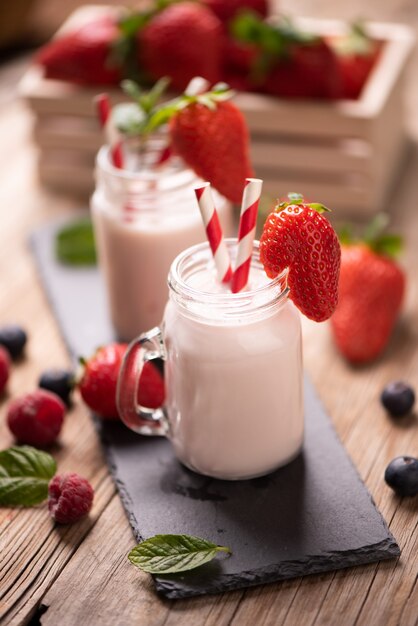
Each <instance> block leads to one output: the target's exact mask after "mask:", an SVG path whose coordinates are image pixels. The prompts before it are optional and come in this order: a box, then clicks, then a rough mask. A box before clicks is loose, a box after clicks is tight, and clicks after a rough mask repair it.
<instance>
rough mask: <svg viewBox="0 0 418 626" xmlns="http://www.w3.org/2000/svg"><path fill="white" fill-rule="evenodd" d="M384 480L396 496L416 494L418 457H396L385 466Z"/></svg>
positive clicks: (417, 491)
mask: <svg viewBox="0 0 418 626" xmlns="http://www.w3.org/2000/svg"><path fill="white" fill-rule="evenodd" d="M385 481H386V482H387V484H388V485H389V487H392V489H393V490H394V491H395V492H396V493H397V494H398V496H416V495H417V494H418V459H414V457H412V456H398V457H396V459H393V461H391V462H390V463H389V465H388V466H387V468H386V471H385Z"/></svg>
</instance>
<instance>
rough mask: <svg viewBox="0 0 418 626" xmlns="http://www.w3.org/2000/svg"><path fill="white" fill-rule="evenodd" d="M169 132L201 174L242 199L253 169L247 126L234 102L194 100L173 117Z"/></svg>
mask: <svg viewBox="0 0 418 626" xmlns="http://www.w3.org/2000/svg"><path fill="white" fill-rule="evenodd" d="M226 129H227V130H228V132H226ZM170 135H171V140H172V144H173V147H174V149H175V151H176V152H177V153H178V154H179V155H180V156H181V157H182V158H183V159H184V161H186V163H187V164H188V165H189V166H190V167H191V168H192V169H193V170H194V171H195V172H196V174H197V175H198V176H200V177H201V178H203V179H204V180H207V181H209V182H210V183H212V185H213V186H214V187H215V189H217V190H218V191H219V193H221V194H222V195H224V196H225V197H226V198H228V200H231V202H235V203H240V202H241V198H242V192H243V189H244V185H245V179H246V178H247V177H251V176H252V175H253V172H252V168H251V163H250V160H249V148H248V130H247V126H246V123H245V120H244V117H243V115H242V113H241V111H240V110H239V109H238V108H237V107H236V106H235V104H233V103H232V102H219V103H217V106H216V108H215V109H209V108H208V107H207V106H205V105H203V104H200V103H193V104H191V105H190V106H188V107H186V108H184V109H183V110H181V111H180V112H179V113H178V114H177V115H175V116H174V117H173V118H172V119H171V120H170Z"/></svg>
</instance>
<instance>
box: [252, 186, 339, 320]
mask: <svg viewBox="0 0 418 626" xmlns="http://www.w3.org/2000/svg"><path fill="white" fill-rule="evenodd" d="M328 210H329V209H327V208H326V207H324V206H323V205H322V204H318V203H309V204H308V203H306V202H305V201H304V200H303V197H302V196H300V195H299V194H289V202H282V203H280V204H279V205H278V206H277V207H276V209H275V211H274V212H273V213H271V214H270V215H269V216H268V217H267V220H266V222H265V224H264V229H263V234H262V236H261V239H260V260H261V262H262V264H263V265H264V269H265V271H266V274H267V275H268V276H269V277H270V278H274V277H275V276H277V275H278V274H279V273H281V272H282V271H283V270H285V269H286V268H288V270H289V274H288V285H289V288H290V293H289V297H290V298H291V299H292V300H293V302H294V304H295V305H296V306H297V307H298V309H299V310H300V311H301V312H302V313H303V314H304V315H306V317H308V318H310V319H312V320H314V321H316V322H323V321H324V320H326V319H328V318H329V317H330V316H331V315H332V314H333V312H334V310H335V308H336V306H337V302H338V279H339V273H340V261H341V249H340V244H339V241H338V237H337V234H336V232H335V231H334V229H333V227H332V226H331V224H330V222H329V221H328V220H327V219H326V218H325V217H324V216H323V215H322V213H323V212H324V211H328Z"/></svg>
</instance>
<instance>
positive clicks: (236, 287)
mask: <svg viewBox="0 0 418 626" xmlns="http://www.w3.org/2000/svg"><path fill="white" fill-rule="evenodd" d="M262 186H263V181H262V180H260V179H259V178H247V179H246V182H245V188H244V194H243V197H242V204H241V216H240V220H239V231H238V252H237V261H236V264H235V271H234V275H233V277H232V285H231V290H232V293H239V292H240V291H242V290H243V289H245V287H246V285H247V283H248V277H249V274H250V266H251V256H252V252H253V243H254V237H255V227H256V222H257V211H258V205H259V202H260V196H261V188H262Z"/></svg>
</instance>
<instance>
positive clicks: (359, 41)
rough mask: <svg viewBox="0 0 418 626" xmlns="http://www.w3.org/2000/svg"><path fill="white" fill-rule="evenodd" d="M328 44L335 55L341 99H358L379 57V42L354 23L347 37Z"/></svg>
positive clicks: (358, 24)
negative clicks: (338, 71)
mask: <svg viewBox="0 0 418 626" xmlns="http://www.w3.org/2000/svg"><path fill="white" fill-rule="evenodd" d="M330 44H331V46H332V47H333V48H334V50H335V51H336V53H337V60H338V65H339V69H340V74H341V79H342V97H343V98H350V99H355V98H358V97H359V95H360V93H361V91H362V89H363V86H364V84H365V82H366V80H367V78H368V77H369V74H370V72H371V70H372V69H373V67H374V65H375V63H376V61H377V59H378V57H379V52H380V44H379V42H378V41H376V40H374V39H371V38H370V37H369V36H368V35H367V32H366V30H365V28H364V27H363V25H362V24H360V23H355V24H353V25H352V26H351V30H350V33H349V34H348V35H347V37H339V38H332V39H330Z"/></svg>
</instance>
